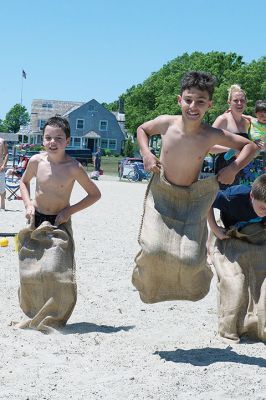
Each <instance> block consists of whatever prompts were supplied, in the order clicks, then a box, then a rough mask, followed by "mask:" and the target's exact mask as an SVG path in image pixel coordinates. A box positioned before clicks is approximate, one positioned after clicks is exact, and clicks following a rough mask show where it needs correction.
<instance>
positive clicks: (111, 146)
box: [108, 139, 116, 150]
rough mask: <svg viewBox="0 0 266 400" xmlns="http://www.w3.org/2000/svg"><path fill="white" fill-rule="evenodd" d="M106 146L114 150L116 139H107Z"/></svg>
mask: <svg viewBox="0 0 266 400" xmlns="http://www.w3.org/2000/svg"><path fill="white" fill-rule="evenodd" d="M108 148H109V149H110V150H116V139H109V145H108Z"/></svg>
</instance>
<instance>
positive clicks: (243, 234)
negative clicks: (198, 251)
mask: <svg viewBox="0 0 266 400" xmlns="http://www.w3.org/2000/svg"><path fill="white" fill-rule="evenodd" d="M228 234H229V235H230V236H231V238H230V239H226V240H219V239H216V238H213V240H212V245H211V249H210V250H211V258H212V261H213V264H214V267H215V270H216V272H217V276H218V284H217V287H218V315H219V322H218V331H219V334H220V336H221V337H222V338H223V339H224V340H225V341H228V342H230V341H231V342H235V343H238V342H239V340H240V339H239V338H240V337H241V336H242V335H244V334H246V335H247V336H250V337H252V338H255V339H260V340H264V341H265V340H266V226H265V225H263V224H261V223H255V224H250V225H247V226H246V227H244V228H242V229H241V230H240V231H238V230H237V229H234V228H232V229H230V230H229V231H228Z"/></svg>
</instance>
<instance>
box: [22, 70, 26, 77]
mask: <svg viewBox="0 0 266 400" xmlns="http://www.w3.org/2000/svg"><path fill="white" fill-rule="evenodd" d="M26 77H27V75H26V72H25V71H24V69H23V70H22V78H24V79H26Z"/></svg>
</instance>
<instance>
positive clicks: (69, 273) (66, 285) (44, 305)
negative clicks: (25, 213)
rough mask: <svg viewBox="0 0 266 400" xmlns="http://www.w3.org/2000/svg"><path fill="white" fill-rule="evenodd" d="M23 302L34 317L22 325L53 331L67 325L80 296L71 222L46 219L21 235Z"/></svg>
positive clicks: (20, 265)
mask: <svg viewBox="0 0 266 400" xmlns="http://www.w3.org/2000/svg"><path fill="white" fill-rule="evenodd" d="M18 250H19V251H18V254H19V274H20V287H19V301H20V306H21V308H22V310H23V312H24V313H25V314H26V315H27V316H28V317H29V318H30V319H28V320H26V321H22V322H20V323H18V324H17V325H16V326H17V327H19V328H32V329H37V330H41V331H46V332H49V331H52V328H59V327H63V326H64V325H65V324H66V322H67V320H68V319H69V317H70V315H71V313H72V311H73V309H74V306H75V304H76V299H77V290H76V280H75V260H74V242H73V238H72V229H71V222H68V223H66V224H62V225H60V226H59V227H58V228H57V227H55V226H52V225H51V224H50V223H49V222H46V221H45V222H43V223H42V224H41V225H40V226H39V227H38V228H37V229H35V228H34V224H33V223H31V225H29V226H27V227H26V228H25V229H23V230H21V231H20V232H19V234H18Z"/></svg>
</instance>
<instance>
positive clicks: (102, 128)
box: [99, 121, 108, 131]
mask: <svg viewBox="0 0 266 400" xmlns="http://www.w3.org/2000/svg"><path fill="white" fill-rule="evenodd" d="M107 129H108V121H100V126H99V130H100V131H107Z"/></svg>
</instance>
